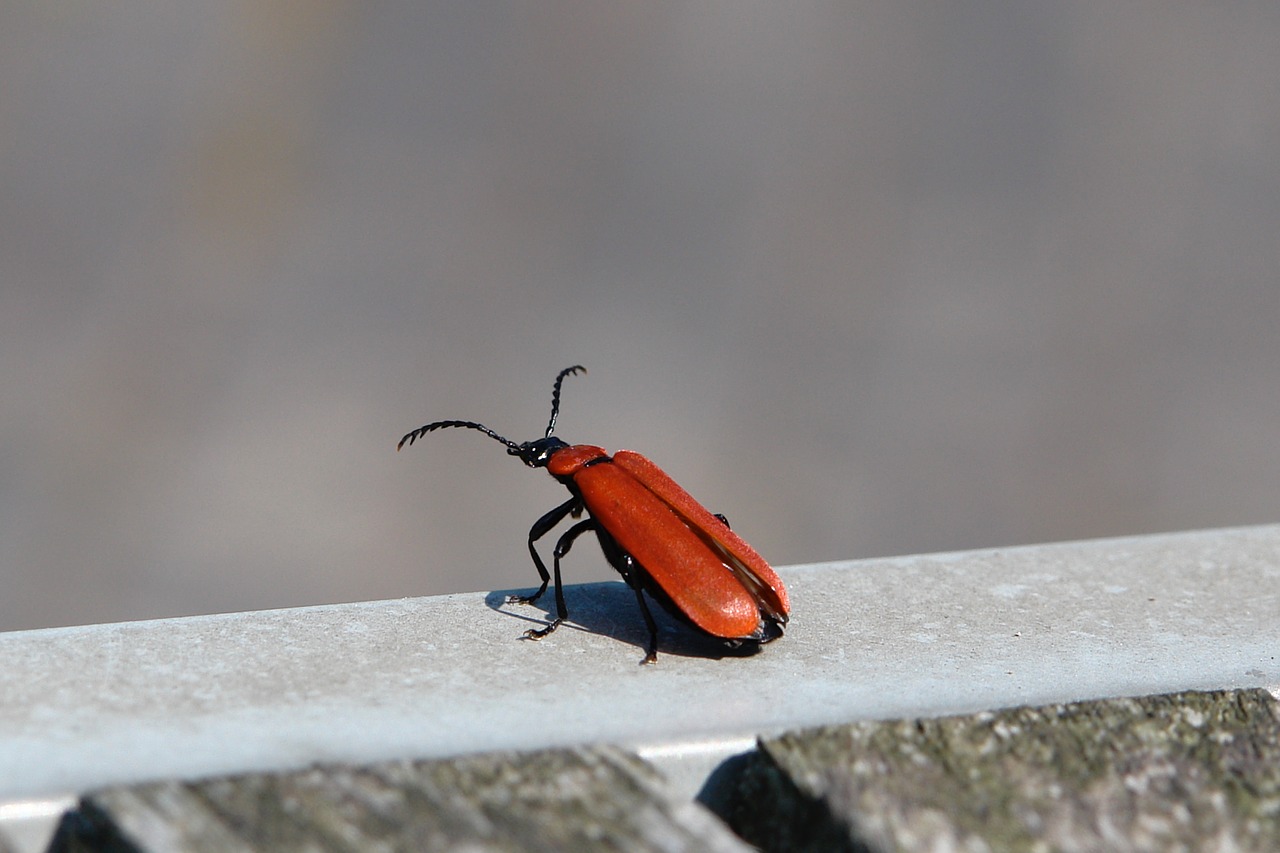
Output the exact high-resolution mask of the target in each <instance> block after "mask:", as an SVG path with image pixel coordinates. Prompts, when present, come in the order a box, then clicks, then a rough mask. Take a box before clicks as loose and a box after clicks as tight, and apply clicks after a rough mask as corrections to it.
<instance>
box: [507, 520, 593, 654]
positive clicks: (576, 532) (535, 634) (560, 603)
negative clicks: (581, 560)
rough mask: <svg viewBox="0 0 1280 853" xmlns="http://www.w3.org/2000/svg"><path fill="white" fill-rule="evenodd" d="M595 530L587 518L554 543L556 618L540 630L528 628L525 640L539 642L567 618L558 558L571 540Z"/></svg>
mask: <svg viewBox="0 0 1280 853" xmlns="http://www.w3.org/2000/svg"><path fill="white" fill-rule="evenodd" d="M595 529H596V520H595V519H594V518H588V519H586V520H584V521H579V522H578V523H577V524H575V525H574V526H573V527H570V528H569V529H568V530H566V531H565V532H564V535H563V536H561V537H560V539H559V541H558V542H556V549H555V550H554V551H552V552H551V558H552V562H551V565H552V567H553V568H554V570H555V574H556V618H554V619H552V620H551V621H550V622H548V623H547V624H546V625H545V626H543V627H542V628H530V629H529V630H528V631H525V632H524V635H525V637H526V638H527V639H530V640H541V639H542V638H543V637H545V636H547V635H548V634H550V633H551V632H552V631H554V630H555V629H556V628H559V627H560V623H561V622H563V621H564V620H566V619H568V618H569V608H568V607H566V606H565V603H564V585H563V584H561V583H560V558H561V557H563V556H564V555H565V554H568V553H569V549H570V548H572V547H573V540H575V539H577V538H578V537H579V536H581V535H582V534H584V533H586V532H587V531H588V530H595Z"/></svg>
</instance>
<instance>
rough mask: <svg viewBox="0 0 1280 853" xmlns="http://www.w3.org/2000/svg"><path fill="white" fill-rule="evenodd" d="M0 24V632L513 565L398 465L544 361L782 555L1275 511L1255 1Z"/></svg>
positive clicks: (1148, 527) (570, 420) (425, 585)
mask: <svg viewBox="0 0 1280 853" xmlns="http://www.w3.org/2000/svg"><path fill="white" fill-rule="evenodd" d="M0 17H2V21H0V355H2V363H3V371H2V372H0V630H13V629H20V628H30V627H37V626H48V625H63V624H75V623H83V622H94V621H110V620H120V619H133V618H142V617H152V616H166V615H178V614H188V613H201V612H211V611H221V610H239V609H251V608H264V607H278V606H291V605H302V604H312V603H321V602H334V601H346V600H354V599H367V598H386V597H397V596H406V595H419V594H428V593H441V592H449V591H462V590H479V589H490V588H508V587H519V586H529V585H531V584H532V583H533V581H534V577H535V576H534V571H533V568H532V566H531V565H530V564H529V561H528V556H527V554H526V552H525V547H524V537H525V533H526V531H527V530H528V527H529V525H530V524H531V523H532V522H533V520H534V519H535V518H536V517H537V516H538V515H540V514H541V513H542V512H543V511H545V510H546V509H549V508H550V507H551V506H553V505H554V504H555V503H557V502H559V501H561V500H562V499H563V498H564V496H565V495H564V493H563V489H562V488H561V487H559V486H558V485H556V484H555V483H554V482H553V481H552V480H551V479H550V478H549V477H547V475H546V474H545V473H543V472H532V471H528V470H527V469H525V468H523V467H522V466H521V465H520V464H519V463H518V462H517V461H515V460H512V459H510V458H508V457H507V456H506V455H505V453H504V452H503V449H502V448H501V447H499V446H498V445H496V444H495V443H493V442H492V441H489V440H488V439H485V438H484V437H483V436H479V435H476V434H471V433H440V434H436V435H432V436H429V437H428V439H427V440H426V441H425V442H424V443H421V444H419V445H417V446H415V447H413V448H411V449H407V450H406V451H404V452H402V453H399V454H397V453H395V452H394V447H395V442H396V440H397V439H398V438H399V437H400V435H401V434H403V433H404V432H406V431H408V430H409V429H412V428H414V427H416V426H418V425H420V424H422V423H424V422H426V421H428V420H435V419H442V418H465V419H475V420H481V421H483V422H485V423H486V424H488V425H489V426H491V427H493V428H495V429H497V430H499V431H501V432H503V433H504V434H506V435H508V436H510V437H511V438H513V439H515V440H525V439H529V438H533V437H536V436H537V435H539V434H540V432H541V430H542V427H543V425H544V423H545V419H546V415H547V408H548V405H549V395H550V386H551V380H552V378H553V376H554V375H555V372H556V371H557V370H558V369H559V368H561V367H564V366H566V365H568V364H572V363H574V362H582V363H583V364H586V365H587V366H588V368H589V369H590V374H589V375H588V376H586V377H577V378H574V379H571V380H569V383H568V384H567V385H566V388H565V401H564V408H563V411H562V414H561V418H560V430H559V432H560V434H561V436H562V437H563V438H565V439H566V440H568V441H571V442H575V441H576V442H589V443H596V444H602V445H605V446H607V447H609V448H611V449H617V448H621V447H630V448H633V449H636V450H640V451H642V452H644V453H646V454H647V455H649V456H650V457H651V458H653V459H655V460H656V461H657V462H659V464H661V465H662V466H663V467H664V468H666V469H667V470H668V472H670V473H671V474H673V475H674V476H675V477H676V478H677V479H678V480H680V481H681V482H682V483H683V484H684V485H685V486H686V487H687V488H689V490H690V491H692V492H693V493H694V494H695V495H696V496H698V497H699V498H701V499H702V500H703V501H704V502H705V503H706V504H708V505H709V506H710V507H711V508H712V509H713V510H717V511H721V512H724V513H726V514H727V515H728V516H729V518H730V519H731V521H732V522H733V524H734V526H735V528H736V529H738V530H740V531H741V532H743V533H744V535H745V536H746V537H747V538H748V539H749V540H750V541H751V542H752V543H753V544H755V545H756V547H757V548H758V549H759V550H760V551H761V552H762V553H764V554H765V555H766V556H767V557H768V558H770V559H771V561H772V562H774V563H775V564H779V565H783V564H789V563H797V562H810V561H821V560H833V559H840V558H853V557H866V556H874V555H884V554H892V553H909V552H920V551H929V550H939V549H948V550H949V549H961V548H973V547H984V546H999V545H1012V544H1019V543H1032V542H1039V541H1049V540H1058V539H1067V538H1079V537H1095V536H1108V535H1114V534H1129V533H1145V532H1153V531H1160V530H1171V529H1180V528H1197V527H1208V526H1219V525H1236V524H1249V523H1257V522H1268V521H1276V520H1277V519H1278V518H1280V509H1278V507H1280V503H1278V497H1280V394H1277V367H1280V335H1277V334H1276V326H1277V319H1280V6H1278V5H1277V4H1276V3H1275V2H1274V0H1265V2H1262V1H1261V0H1259V2H1229V3H1218V4H1208V3H1203V2H1178V0H1173V2H1167V0H1166V1H1165V2H1135V3H1122V4H1117V3H1114V2H1110V0H1068V2H1030V3H993V2H980V0H962V2H958V3H951V4H941V5H940V4H935V3H924V2H916V0H905V2H904V0H885V2H859V3H808V2H797V3H785V4H778V3H756V2H731V3H728V2H722V3H701V4H674V5H666V4H662V5H654V4H594V3H569V2H544V3H538V4H510V5H508V4H495V3H489V2H468V3H457V4H434V3H423V2H420V0H399V2H366V3H344V2H339V0H330V2H314V3H304V2H256V3H255V2H220V0H201V2H190V0H188V2H170V3H153V2H141V0H125V2H119V3H109V4H107V3H80V2H74V0H49V2H16V3H8V4H5V5H3V7H0ZM547 548H548V551H549V548H550V542H548V545H547ZM566 572H567V579H568V580H570V581H572V582H580V581H588V580H599V579H603V578H606V577H609V576H610V571H609V569H608V567H607V566H606V565H605V563H604V561H603V559H602V558H601V557H600V556H599V554H598V551H597V549H595V548H594V546H587V545H580V546H579V548H578V549H577V550H575V552H574V554H573V555H572V556H571V558H570V559H569V562H568V564H567V567H566ZM851 605H856V606H874V602H853V603H851Z"/></svg>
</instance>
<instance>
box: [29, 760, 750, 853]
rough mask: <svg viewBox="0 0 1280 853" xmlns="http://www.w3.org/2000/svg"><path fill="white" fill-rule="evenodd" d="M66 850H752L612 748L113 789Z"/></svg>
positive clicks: (81, 816) (98, 798)
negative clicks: (679, 799) (671, 795)
mask: <svg viewBox="0 0 1280 853" xmlns="http://www.w3.org/2000/svg"><path fill="white" fill-rule="evenodd" d="M51 849H52V850H54V851H68V852H69V851H102V850H112V851H135V850H136V851H147V853H168V851H219V853H223V851H238V850H244V851H256V850H271V851H304V850H306V851H311V850H315V851H319V850H326V851H348V850H349V851H361V853H364V851H401V850H403V851H444V850H468V851H480V850H484V851H563V850H628V851H630V850H636V851H649V850H652V851H681V850H698V851H702V850H707V851H724V852H725V853H730V851H733V853H740V851H745V850H747V849H748V848H747V847H746V845H744V844H742V842H741V841H739V840H738V839H737V838H736V837H734V835H733V834H732V833H731V832H729V831H728V829H726V828H725V827H724V825H723V824H721V823H720V822H719V821H718V820H717V819H716V818H715V817H714V816H712V815H711V813H710V812H708V811H706V810H705V809H703V808H702V807H701V806H698V805H697V804H694V803H687V802H679V801H677V800H675V799H673V798H671V797H670V796H669V793H668V792H667V790H666V789H665V787H664V785H663V780H662V779H661V777H660V776H659V775H658V773H657V772H656V771H655V770H654V769H653V768H652V767H650V766H649V765H648V764H646V763H645V762H643V761H641V760H640V759H638V758H636V757H635V756H633V755H631V754H629V753H626V752H623V751H621V750H617V749H614V748H612V747H594V748H590V749H586V748H584V749H572V750H549V751H544V752H536V753H492V754H486V755H480V756H472V757H464V758H459V759H455V760H449V761H420V762H408V761H405V762H394V763H386V764H379V765H373V766H368V767H348V766H328V767H316V768H313V769H310V770H306V771H299V772H293V773H273V774H258V775H242V776H229V777H222V778H217V779H209V780H203V781H197V782H160V783H154V784H143V785H135V786H130V787H119V788H110V789H106V790H103V791H99V792H97V793H93V794H90V795H89V796H86V797H85V798H83V800H82V801H81V804H80V807H79V809H78V810H77V811H76V812H74V813H72V814H71V815H69V816H68V817H67V818H66V819H64V821H63V823H62V825H61V827H60V828H59V831H58V834H57V836H56V838H55V840H54V844H53V847H52V848H51Z"/></svg>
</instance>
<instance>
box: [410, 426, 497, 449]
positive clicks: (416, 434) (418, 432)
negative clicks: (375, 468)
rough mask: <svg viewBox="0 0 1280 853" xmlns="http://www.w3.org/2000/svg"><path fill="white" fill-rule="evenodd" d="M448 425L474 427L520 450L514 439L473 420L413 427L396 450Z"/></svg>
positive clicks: (464, 427)
mask: <svg viewBox="0 0 1280 853" xmlns="http://www.w3.org/2000/svg"><path fill="white" fill-rule="evenodd" d="M449 427H460V428H462V429H475V430H479V431H480V432H482V433H484V434H485V435H487V436H489V437H490V438H493V439H497V440H498V441H501V442H502V443H503V444H505V445H506V446H507V447H508V448H509V449H511V450H513V451H516V452H517V453H518V452H519V451H520V445H518V444H516V443H515V442H514V441H512V440H511V439H509V438H504V437H502V436H500V435H498V434H497V433H496V432H494V431H493V430H491V429H489V428H488V427H487V426H485V425H484V424H478V423H474V422H472V421H436V422H435V423H433V424H427V425H426V426H420V427H418V428H417V429H415V430H414V431H413V432H411V433H409V434H408V435H406V436H405V437H404V438H402V439H400V443H399V444H397V445H396V450H399V449H400V448H402V447H404V446H405V444H406V443H407V444H413V443H414V442H415V441H417V440H418V439H420V438H422V437H423V436H424V435H426V434H427V433H429V432H431V431H432V430H437V429H447V428H449Z"/></svg>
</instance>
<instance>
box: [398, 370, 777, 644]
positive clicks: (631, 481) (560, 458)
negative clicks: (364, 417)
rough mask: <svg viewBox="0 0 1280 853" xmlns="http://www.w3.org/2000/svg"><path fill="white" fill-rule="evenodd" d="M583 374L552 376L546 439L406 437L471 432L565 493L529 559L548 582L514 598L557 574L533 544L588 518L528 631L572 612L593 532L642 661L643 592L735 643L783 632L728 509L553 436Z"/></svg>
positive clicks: (556, 558) (770, 579) (631, 463)
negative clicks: (627, 590)
mask: <svg viewBox="0 0 1280 853" xmlns="http://www.w3.org/2000/svg"><path fill="white" fill-rule="evenodd" d="M578 373H586V368H585V367H583V366H582V365H580V364H575V365H574V366H572V367H566V368H565V369H564V370H562V371H560V373H559V374H557V375H556V381H555V387H554V388H553V389H552V392H551V419H550V420H549V421H548V422H547V429H546V432H545V433H544V434H543V436H542V438H538V439H534V440H533V441H526V442H524V443H522V444H517V443H516V442H514V441H512V440H510V439H508V438H505V437H503V436H501V435H499V434H498V433H496V432H494V431H493V430H491V429H489V427H487V426H485V425H484V424H479V423H475V422H473V421H452V420H451V421H435V422H434V423H429V424H426V425H424V426H420V427H418V428H417V429H415V430H414V431H413V432H410V433H407V434H406V435H405V436H404V437H403V438H401V439H400V443H399V444H397V445H396V450H400V449H401V448H403V447H404V446H405V445H406V444H409V445H412V444H413V443H414V442H415V441H417V440H418V439H420V438H422V437H423V436H425V435H426V434H427V433H429V432H433V431H434V430H438V429H448V428H458V429H472V430H477V431H479V432H482V433H484V434H485V435H487V436H489V437H490V438H492V439H494V440H496V441H499V442H501V443H502V444H504V445H506V447H507V453H508V455H510V456H518V457H520V460H521V461H522V462H524V464H525V465H527V466H529V467H530V468H546V469H547V471H548V473H550V474H551V476H552V477H554V478H555V479H556V480H557V481H559V482H560V483H561V484H563V485H564V486H565V487H566V488H568V490H569V494H570V497H569V499H568V500H567V501H565V502H564V503H562V504H560V505H559V506H557V507H556V508H555V509H553V510H551V511H550V512H548V513H547V514H545V515H543V516H542V517H541V518H539V519H538V520H537V521H535V522H534V524H533V527H531V528H530V529H529V540H528V541H529V555H530V556H531V557H532V558H533V564H534V566H535V567H536V568H537V570H538V577H539V578H540V579H541V580H542V584H541V585H540V586H539V587H538V589H537V591H536V592H534V593H533V594H532V595H512V596H508V597H507V601H508V602H509V603H518V604H533V603H534V602H536V601H537V600H538V599H540V598H541V597H542V595H543V593H545V592H546V591H547V585H548V584H549V583H550V582H551V577H552V575H551V573H548V572H547V566H546V564H545V563H544V562H543V561H542V557H541V556H540V555H539V554H538V549H537V548H536V547H535V545H534V543H536V542H537V541H538V540H539V539H541V538H542V537H543V536H545V535H546V534H547V533H549V532H550V531H551V530H552V529H553V528H554V527H555V526H556V525H557V524H559V523H560V522H562V521H563V520H564V519H565V518H566V517H569V516H572V517H573V518H575V519H577V518H581V516H582V514H583V512H584V511H585V512H586V513H587V518H585V519H582V520H581V521H577V522H576V523H574V524H573V525H572V526H570V527H569V528H568V529H567V530H566V531H565V532H564V533H563V534H561V536H560V538H559V540H558V541H557V542H556V546H555V549H554V550H553V551H552V552H551V553H552V561H553V563H552V565H553V572H554V575H555V600H556V616H555V618H554V619H552V620H551V621H550V622H548V623H547V624H546V625H545V626H544V627H542V628H536V629H530V630H528V631H526V632H525V634H524V636H525V637H527V638H529V639H531V640H539V639H542V638H543V637H545V636H547V635H548V634H550V633H551V632H552V631H554V630H555V629H556V628H557V627H559V626H560V624H561V623H562V622H564V621H565V620H566V619H568V618H569V609H568V607H566V606H565V600H564V587H563V584H562V583H561V581H560V560H561V558H562V557H564V556H565V555H566V554H568V553H569V549H570V548H571V547H572V546H573V543H574V541H575V540H577V538H578V537H579V536H582V535H583V534H584V533H587V532H588V531H590V532H593V533H595V535H596V539H597V540H598V541H599V543H600V549H601V550H602V551H603V552H604V556H605V559H606V560H608V561H609V564H610V565H612V566H613V567H614V568H615V569H616V570H617V571H618V574H620V575H622V579H623V580H624V581H625V582H626V584H627V585H628V586H629V587H631V589H632V590H634V591H635V595H636V601H637V602H638V603H639V605H640V613H641V615H642V616H643V617H644V622H645V626H646V627H647V628H648V630H649V643H648V646H647V648H646V654H645V657H644V660H643V661H641V663H645V664H649V663H654V662H655V661H657V658H658V628H657V625H656V624H655V623H654V621H653V614H652V613H650V612H649V606H648V604H647V603H646V602H645V593H648V594H649V595H650V596H651V597H652V598H653V599H654V600H656V601H657V602H658V603H659V604H661V605H662V606H663V607H664V608H665V609H666V610H667V611H669V612H670V613H671V614H672V615H673V616H675V617H676V618H677V619H679V620H680V621H681V622H683V623H685V624H686V625H689V626H690V627H692V628H694V629H695V630H696V631H698V632H700V633H702V634H704V635H707V636H710V637H712V638H714V639H716V640H720V641H722V642H724V643H725V644H726V645H728V646H729V647H735V648H736V647H738V646H741V645H743V644H745V643H753V644H757V645H758V644H761V643H767V642H770V641H771V640H776V639H777V638H778V637H781V636H782V630H783V626H785V625H786V624H787V618H788V615H789V614H790V610H791V605H790V603H789V601H788V599H787V591H786V588H785V587H784V586H783V585H782V580H781V579H780V578H779V577H778V575H777V573H776V572H774V570H773V569H772V568H771V567H770V566H769V564H768V563H766V562H765V561H764V558H763V557H761V556H760V555H759V554H757V553H756V552H755V550H754V549H753V548H752V547H751V546H750V545H748V544H747V543H746V542H745V541H743V539H742V537H740V536H738V534H736V533H734V532H733V531H732V530H730V529H729V522H728V521H727V520H726V519H725V517H724V516H723V515H717V514H712V513H711V512H708V511H707V510H706V509H705V508H704V507H703V506H702V504H700V503H698V502H697V501H696V500H694V499H693V497H691V496H690V495H689V493H688V492H686V491H685V490H684V489H682V488H681V487H680V486H679V485H678V484H677V483H676V482H675V480H673V479H671V477H669V476H668V475H667V474H666V473H665V472H663V470H662V469H661V468H659V467H658V466H657V465H655V464H653V463H652V462H650V461H649V460H648V459H646V458H645V457H643V456H641V455H640V454H639V453H635V452H633V451H630V450H619V451H618V452H617V453H615V454H613V455H612V456H610V455H609V454H608V453H607V452H606V451H605V449H604V448H602V447H596V446H595V445H592V444H572V445H571V444H567V443H565V442H564V441H562V440H561V439H560V438H558V437H556V436H555V435H553V433H554V432H555V427H556V418H557V417H558V415H559V414H560V386H561V384H562V383H563V382H564V380H565V377H567V376H573V375H575V374H578Z"/></svg>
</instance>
